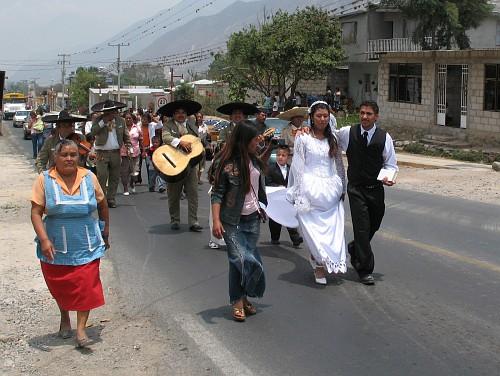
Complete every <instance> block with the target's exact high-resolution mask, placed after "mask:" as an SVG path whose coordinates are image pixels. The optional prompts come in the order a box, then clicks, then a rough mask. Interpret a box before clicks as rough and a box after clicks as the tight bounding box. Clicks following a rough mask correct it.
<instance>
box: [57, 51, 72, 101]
mask: <svg viewBox="0 0 500 376" xmlns="http://www.w3.org/2000/svg"><path fill="white" fill-rule="evenodd" d="M57 56H59V57H61V58H62V60H59V61H58V62H57V64H61V65H62V69H61V75H62V79H61V82H62V108H63V110H64V109H65V108H66V99H65V97H64V93H65V92H66V90H65V89H66V88H65V84H64V79H65V77H66V64H69V61H68V60H66V58H68V57H70V56H71V55H69V54H59V55H57ZM56 102H57V100H56Z"/></svg>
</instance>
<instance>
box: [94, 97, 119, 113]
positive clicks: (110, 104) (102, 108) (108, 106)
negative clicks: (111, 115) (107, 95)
mask: <svg viewBox="0 0 500 376" xmlns="http://www.w3.org/2000/svg"><path fill="white" fill-rule="evenodd" d="M125 107H127V105H126V104H125V103H122V102H116V101H112V100H111V99H107V100H105V101H104V102H99V103H96V104H94V105H93V106H92V107H91V108H90V110H91V111H92V112H106V111H115V110H119V109H120V108H125Z"/></svg>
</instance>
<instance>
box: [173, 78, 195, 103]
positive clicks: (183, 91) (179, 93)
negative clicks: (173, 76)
mask: <svg viewBox="0 0 500 376" xmlns="http://www.w3.org/2000/svg"><path fill="white" fill-rule="evenodd" d="M174 97H175V100H179V99H190V100H193V98H194V89H193V87H192V86H191V85H190V84H188V83H187V82H183V83H181V84H180V85H178V86H176V88H175V92H174Z"/></svg>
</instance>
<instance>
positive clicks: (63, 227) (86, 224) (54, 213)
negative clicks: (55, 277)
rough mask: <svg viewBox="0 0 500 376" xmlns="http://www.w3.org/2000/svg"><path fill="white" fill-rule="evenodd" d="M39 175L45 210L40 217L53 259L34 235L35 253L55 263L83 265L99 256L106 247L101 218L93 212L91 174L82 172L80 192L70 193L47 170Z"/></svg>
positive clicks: (95, 204)
mask: <svg viewBox="0 0 500 376" xmlns="http://www.w3.org/2000/svg"><path fill="white" fill-rule="evenodd" d="M43 175H44V183H45V209H46V211H47V214H46V216H45V218H44V219H43V221H44V224H45V229H46V231H47V235H48V237H49V240H50V241H51V242H52V244H53V245H54V248H55V255H54V261H49V260H48V259H47V258H45V256H43V254H42V250H41V247H40V241H39V240H38V238H36V239H35V241H36V243H37V249H36V253H37V257H38V258H39V259H40V260H42V261H43V262H47V263H50V264H56V265H84V264H87V263H89V262H91V261H93V260H95V259H98V258H100V257H102V256H103V255H104V252H105V250H106V247H105V244H104V240H103V238H102V235H101V231H102V229H103V228H104V222H102V221H99V220H98V219H97V218H96V217H95V216H94V215H93V214H94V213H95V211H96V210H97V200H96V197H95V191H94V184H93V181H92V176H91V174H90V173H89V174H87V175H85V177H84V178H83V179H82V181H81V183H80V193H79V194H76V195H74V196H71V195H67V194H65V193H64V192H63V190H62V188H61V186H60V185H59V184H57V182H56V179H54V178H52V177H50V176H49V172H48V171H44V172H43Z"/></svg>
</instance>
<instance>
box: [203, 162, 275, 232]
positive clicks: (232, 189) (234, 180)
mask: <svg viewBox="0 0 500 376" xmlns="http://www.w3.org/2000/svg"><path fill="white" fill-rule="evenodd" d="M252 163H253V165H254V166H255V168H257V169H258V170H259V172H260V178H259V192H258V194H257V195H258V198H259V201H260V202H262V203H263V204H265V205H267V197H266V189H265V183H264V174H263V173H262V171H261V170H260V168H259V166H258V165H257V162H256V161H255V160H252ZM240 166H241V159H239V158H235V159H233V160H230V161H226V162H225V163H224V167H223V168H222V170H221V176H220V177H219V180H218V182H217V185H214V186H213V189H212V198H211V201H212V204H220V205H221V208H220V220H221V221H222V222H225V223H228V224H230V225H235V226H236V225H238V224H239V223H240V217H241V210H242V209H243V204H244V203H245V195H246V192H244V189H243V187H242V185H241V177H240ZM217 169H218V161H215V162H214V166H213V167H212V168H211V171H212V173H213V174H215V173H216V171H217Z"/></svg>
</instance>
